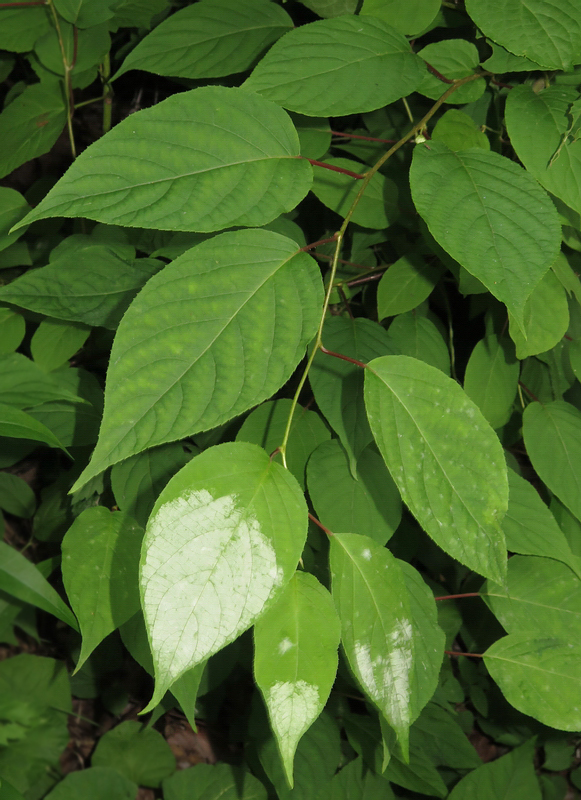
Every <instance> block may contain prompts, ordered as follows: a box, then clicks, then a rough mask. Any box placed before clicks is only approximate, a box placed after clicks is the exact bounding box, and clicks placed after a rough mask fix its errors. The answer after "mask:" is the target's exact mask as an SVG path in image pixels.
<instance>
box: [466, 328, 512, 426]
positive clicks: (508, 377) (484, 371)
mask: <svg viewBox="0 0 581 800" xmlns="http://www.w3.org/2000/svg"><path fill="white" fill-rule="evenodd" d="M519 375H520V365H519V363H518V361H517V360H516V359H515V357H514V349H513V347H512V345H511V344H510V342H508V341H507V340H506V339H501V338H500V337H498V336H486V337H485V338H484V339H481V340H480V341H479V342H478V343H477V344H476V346H475V348H474V350H473V351H472V354H471V355H470V358H469V359H468V364H467V365H466V372H465V374H464V391H465V392H466V394H467V395H468V397H469V398H470V399H471V400H473V401H474V402H475V403H476V405H477V406H478V408H479V409H480V410H481V411H482V414H483V416H484V418H485V419H486V420H487V422H489V424H490V426H491V427H492V428H495V429H496V428H502V426H503V425H506V423H507V422H508V420H509V418H510V415H511V411H512V406H513V403H514V399H515V397H516V392H517V388H518V379H519Z"/></svg>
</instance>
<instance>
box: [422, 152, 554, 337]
mask: <svg viewBox="0 0 581 800" xmlns="http://www.w3.org/2000/svg"><path fill="white" fill-rule="evenodd" d="M410 181H411V188H412V195H413V199H414V203H415V204H416V208H417V209H418V211H419V213H420V214H421V216H422V217H423V218H424V219H425V221H426V223H427V225H428V228H429V229H430V232H431V233H432V235H433V236H434V238H435V239H436V241H437V242H438V243H439V244H440V245H441V246H442V247H443V248H444V249H445V250H447V252H448V253H449V254H450V255H451V256H452V258H455V259H456V261H459V262H460V264H461V265H462V266H463V267H465V269H467V270H468V272H470V273H471V274H472V275H474V276H476V277H477V278H478V279H479V280H481V281H482V283H484V284H485V286H486V287H487V288H488V290H489V291H490V292H491V293H492V294H493V295H494V296H495V297H496V298H498V299H499V300H500V301H501V302H503V303H505V304H506V306H507V307H508V310H509V311H510V312H511V313H512V314H513V315H514V317H515V318H516V320H517V323H518V324H519V325H520V326H521V328H522V327H523V325H524V320H523V313H524V306H525V302H526V299H527V297H528V296H529V295H530V293H531V292H532V290H533V289H534V287H535V286H536V285H537V284H538V283H539V281H540V280H541V278H542V277H543V275H544V274H545V272H546V271H547V270H548V269H549V267H550V266H551V264H552V263H553V261H554V260H555V259H556V257H557V254H558V252H559V242H560V237H561V235H560V226H559V220H558V216H557V212H556V209H555V207H554V206H553V204H552V203H551V201H550V200H549V198H548V197H547V196H546V194H545V193H544V192H543V190H542V189H541V188H540V187H539V186H538V185H537V183H536V182H535V180H534V178H533V177H532V176H531V175H529V174H527V173H526V172H525V171H524V170H523V169H522V168H521V167H519V166H518V165H517V164H515V163H514V162H512V161H510V160H509V159H507V158H503V156H500V155H499V154H498V153H493V152H486V151H484V150H481V149H479V148H471V149H469V150H463V151H461V152H459V153H453V152H451V151H450V150H448V148H447V147H445V145H443V144H441V143H439V142H434V141H431V142H430V149H429V150H428V149H427V148H426V147H424V146H420V147H417V148H416V150H415V152H414V158H413V162H412V167H411V171H410Z"/></svg>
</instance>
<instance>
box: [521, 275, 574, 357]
mask: <svg viewBox="0 0 581 800" xmlns="http://www.w3.org/2000/svg"><path fill="white" fill-rule="evenodd" d="M508 321H509V331H510V336H511V339H512V340H513V342H514V343H515V345H516V356H517V358H519V359H524V358H526V357H527V356H534V355H537V353H545V352H546V351H547V350H550V349H551V348H553V347H555V345H557V344H558V343H559V342H560V341H561V339H562V338H563V336H564V335H565V334H566V333H567V329H568V327H569V306H568V303H567V293H566V292H565V289H564V288H563V286H562V284H561V282H560V281H559V279H558V278H557V276H556V275H555V273H554V272H553V270H552V269H550V270H548V271H547V272H545V274H544V275H543V277H542V279H541V281H540V283H538V284H537V285H536V286H535V288H534V289H533V291H532V292H531V294H530V295H529V296H528V298H527V301H526V303H525V307H524V312H523V321H524V331H525V333H526V338H525V336H524V335H523V333H522V332H521V330H520V327H519V326H518V325H517V323H516V321H515V319H514V318H513V316H512V315H511V314H509V317H508Z"/></svg>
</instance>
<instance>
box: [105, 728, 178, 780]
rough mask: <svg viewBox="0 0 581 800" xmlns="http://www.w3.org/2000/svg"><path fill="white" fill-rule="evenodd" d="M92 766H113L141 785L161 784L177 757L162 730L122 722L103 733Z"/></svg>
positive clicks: (173, 770) (173, 768) (174, 764)
mask: <svg viewBox="0 0 581 800" xmlns="http://www.w3.org/2000/svg"><path fill="white" fill-rule="evenodd" d="M91 764H92V765H93V767H113V769H115V770H117V772H119V773H120V774H121V775H123V776H124V777H125V778H128V779H129V780H130V781H133V783H136V784H138V785H140V786H151V787H153V788H157V787H159V786H161V782H162V780H163V779H164V778H167V777H169V776H170V775H172V774H173V773H174V772H175V770H176V761H175V756H174V754H173V752H172V751H171V748H170V746H169V744H168V743H167V742H166V741H165V739H164V738H163V736H162V735H161V733H158V731H155V730H153V728H146V727H144V726H142V725H141V724H140V723H139V722H134V721H133V720H127V721H125V722H121V723H120V724H119V725H117V726H116V727H115V728H113V729H112V730H110V731H108V732H107V733H106V734H105V735H104V736H102V737H101V738H100V739H99V741H98V743H97V747H96V748H95V751H94V753H93V755H92V757H91Z"/></svg>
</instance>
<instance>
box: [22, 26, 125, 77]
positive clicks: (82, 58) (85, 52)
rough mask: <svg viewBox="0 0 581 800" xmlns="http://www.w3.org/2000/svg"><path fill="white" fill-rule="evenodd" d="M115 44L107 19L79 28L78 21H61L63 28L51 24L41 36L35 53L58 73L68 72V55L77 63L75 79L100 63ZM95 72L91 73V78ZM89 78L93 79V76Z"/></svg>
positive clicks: (49, 67) (35, 46)
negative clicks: (76, 23)
mask: <svg viewBox="0 0 581 800" xmlns="http://www.w3.org/2000/svg"><path fill="white" fill-rule="evenodd" d="M110 47H111V37H110V36H109V30H108V27H107V24H106V23H102V24H100V25H93V26H92V27H91V28H89V29H85V30H83V29H81V30H78V29H77V30H76V29H75V26H74V25H71V23H69V22H65V21H64V20H60V21H59V31H58V33H57V31H56V30H55V29H54V28H51V30H50V31H48V33H45V34H44V36H41V37H40V39H37V41H36V43H35V45H34V54H35V56H36V57H37V58H38V60H39V61H40V63H41V64H42V66H43V67H46V69H47V70H50V72H51V73H55V74H56V75H62V76H64V74H65V65H64V63H63V54H64V58H66V61H67V63H68V64H74V71H73V73H72V78H73V81H74V79H75V77H76V76H77V75H78V74H79V73H83V72H85V71H87V70H91V68H92V67H96V66H97V65H98V64H99V63H100V62H101V61H102V60H103V59H104V58H105V56H106V55H107V53H108V51H109V49H110ZM92 77H93V75H91V78H92ZM89 82H90V83H92V82H93V81H92V80H91V79H89Z"/></svg>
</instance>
